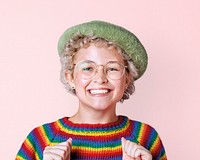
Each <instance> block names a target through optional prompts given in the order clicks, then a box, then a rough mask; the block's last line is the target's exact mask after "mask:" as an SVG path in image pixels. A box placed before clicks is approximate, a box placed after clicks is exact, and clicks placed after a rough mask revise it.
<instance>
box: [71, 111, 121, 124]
mask: <svg viewBox="0 0 200 160" xmlns="http://www.w3.org/2000/svg"><path fill="white" fill-rule="evenodd" d="M111 110H112V111H110V110H109V111H104V110H103V111H101V110H98V111H97V110H89V111H88V110H87V109H86V110H84V109H83V108H80V107H79V110H78V112H77V113H76V114H75V115H74V116H72V117H70V118H69V120H70V121H72V122H73V123H88V124H97V123H101V124H104V123H110V122H115V121H117V120H118V117H117V115H116V111H115V108H113V109H111Z"/></svg>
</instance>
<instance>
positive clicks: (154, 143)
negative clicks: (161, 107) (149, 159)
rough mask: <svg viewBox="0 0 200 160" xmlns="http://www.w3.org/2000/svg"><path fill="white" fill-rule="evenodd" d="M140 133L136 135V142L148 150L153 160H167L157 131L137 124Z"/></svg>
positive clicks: (145, 125)
mask: <svg viewBox="0 0 200 160" xmlns="http://www.w3.org/2000/svg"><path fill="white" fill-rule="evenodd" d="M139 128H140V131H139V132H138V134H137V135H136V137H137V140H138V142H139V143H140V144H141V145H142V146H144V147H145V148H146V149H148V150H149V151H150V152H151V154H152V156H153V160H167V156H166V152H165V148H164V146H163V143H162V141H161V138H160V136H159V135H158V133H157V131H156V130H155V129H154V128H153V127H151V126H149V125H147V124H144V123H140V124H139Z"/></svg>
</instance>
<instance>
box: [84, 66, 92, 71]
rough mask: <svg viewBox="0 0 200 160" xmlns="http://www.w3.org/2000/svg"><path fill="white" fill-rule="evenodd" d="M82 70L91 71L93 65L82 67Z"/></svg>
mask: <svg viewBox="0 0 200 160" xmlns="http://www.w3.org/2000/svg"><path fill="white" fill-rule="evenodd" d="M82 71H93V67H83V68H82Z"/></svg>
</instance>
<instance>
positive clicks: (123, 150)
mask: <svg viewBox="0 0 200 160" xmlns="http://www.w3.org/2000/svg"><path fill="white" fill-rule="evenodd" d="M121 142H122V152H123V154H124V153H125V143H126V139H125V138H124V137H122V138H121Z"/></svg>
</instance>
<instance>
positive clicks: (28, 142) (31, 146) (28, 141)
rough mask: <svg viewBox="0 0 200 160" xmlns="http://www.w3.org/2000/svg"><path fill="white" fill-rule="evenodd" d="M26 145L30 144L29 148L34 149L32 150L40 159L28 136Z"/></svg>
mask: <svg viewBox="0 0 200 160" xmlns="http://www.w3.org/2000/svg"><path fill="white" fill-rule="evenodd" d="M24 144H25V145H28V148H29V149H31V150H32V152H33V153H34V154H35V156H36V159H40V158H39V155H38V153H37V152H36V151H35V148H34V147H33V145H32V143H31V142H30V140H29V139H28V138H26V140H25V142H24Z"/></svg>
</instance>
